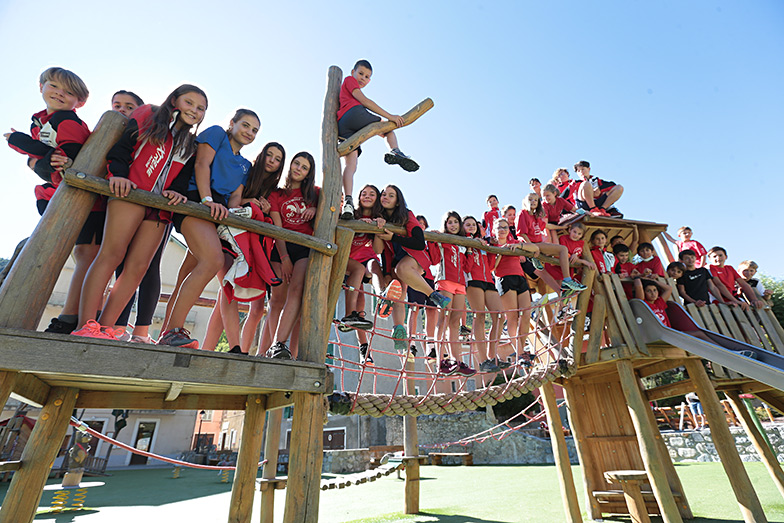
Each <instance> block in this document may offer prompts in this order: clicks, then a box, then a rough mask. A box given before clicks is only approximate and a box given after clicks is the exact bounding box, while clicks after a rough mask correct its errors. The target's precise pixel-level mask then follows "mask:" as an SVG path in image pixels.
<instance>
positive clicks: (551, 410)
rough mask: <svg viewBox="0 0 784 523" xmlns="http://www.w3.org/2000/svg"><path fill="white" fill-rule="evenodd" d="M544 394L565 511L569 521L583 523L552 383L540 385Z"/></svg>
mask: <svg viewBox="0 0 784 523" xmlns="http://www.w3.org/2000/svg"><path fill="white" fill-rule="evenodd" d="M539 391H540V392H541V394H542V399H543V403H544V409H545V413H546V415H547V425H548V426H549V427H550V443H551V444H552V447H553V457H554V458H555V466H556V468H557V469H558V486H559V487H560V488H561V499H562V500H563V504H564V513H565V514H566V519H565V521H567V522H568V523H577V522H580V523H582V520H583V516H582V512H581V511H580V503H579V502H578V501H577V491H576V490H575V488H574V477H572V464H571V461H570V460H569V449H567V447H566V438H565V437H564V434H563V431H562V430H561V427H562V426H563V423H562V421H561V414H560V413H559V412H558V404H557V403H556V401H555V389H554V386H553V384H552V383H545V384H544V385H542V386H541V387H539Z"/></svg>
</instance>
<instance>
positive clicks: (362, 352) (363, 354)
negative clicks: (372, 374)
mask: <svg viewBox="0 0 784 523" xmlns="http://www.w3.org/2000/svg"><path fill="white" fill-rule="evenodd" d="M359 363H361V364H362V365H370V366H373V356H371V355H370V347H369V346H368V344H367V343H363V344H362V345H360V346H359Z"/></svg>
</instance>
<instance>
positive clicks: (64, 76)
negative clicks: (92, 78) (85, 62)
mask: <svg viewBox="0 0 784 523" xmlns="http://www.w3.org/2000/svg"><path fill="white" fill-rule="evenodd" d="M52 80H54V81H55V82H60V83H62V84H64V87H65V88H66V89H68V90H69V91H71V92H72V93H73V94H74V95H75V96H76V98H78V99H79V101H80V102H82V103H84V102H86V101H87V97H88V96H90V91H88V90H87V85H86V84H85V83H84V82H83V81H82V79H81V78H79V77H78V76H77V75H76V74H75V73H73V72H71V71H69V70H68V69H63V68H62V67H50V68H49V69H47V70H46V71H44V72H43V73H41V76H40V77H39V78H38V83H40V84H41V85H44V84H45V83H46V82H50V81H52Z"/></svg>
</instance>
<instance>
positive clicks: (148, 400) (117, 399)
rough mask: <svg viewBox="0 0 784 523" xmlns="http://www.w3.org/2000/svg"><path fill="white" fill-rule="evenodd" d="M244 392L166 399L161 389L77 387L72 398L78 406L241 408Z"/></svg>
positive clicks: (196, 408) (191, 395) (243, 404)
mask: <svg viewBox="0 0 784 523" xmlns="http://www.w3.org/2000/svg"><path fill="white" fill-rule="evenodd" d="M247 399H248V397H247V395H244V394H242V395H240V394H234V395H231V394H212V393H210V394H180V395H179V396H178V397H177V398H176V399H174V400H167V399H166V393H163V392H126V391H103V390H81V391H80V392H79V399H77V400H76V408H78V409H109V408H115V409H142V410H243V409H244V408H245V402H246V401H247Z"/></svg>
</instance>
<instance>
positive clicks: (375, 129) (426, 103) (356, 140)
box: [338, 98, 433, 156]
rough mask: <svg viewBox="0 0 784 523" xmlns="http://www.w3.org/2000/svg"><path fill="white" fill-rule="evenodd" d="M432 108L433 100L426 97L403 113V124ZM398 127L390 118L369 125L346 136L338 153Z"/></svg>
mask: <svg viewBox="0 0 784 523" xmlns="http://www.w3.org/2000/svg"><path fill="white" fill-rule="evenodd" d="M432 108H433V100H431V99H430V98H425V99H424V100H422V101H421V102H419V103H418V104H416V105H415V106H414V107H412V108H411V109H410V110H408V111H407V112H406V113H405V114H403V126H406V125H411V124H412V123H414V122H415V121H417V120H418V119H419V117H420V116H422V115H423V114H425V113H426V112H428V111H429V110H430V109H432ZM397 128H398V127H397V125H396V124H395V122H390V121H389V120H383V121H381V122H376V123H372V124H370V125H367V126H365V127H363V128H362V129H360V130H359V131H357V132H356V133H354V134H352V135H351V136H346V137H344V138H346V141H345V142H343V143H341V144H340V146H339V147H338V153H339V154H340V156H345V155H347V154H348V153H350V152H351V151H353V150H354V149H356V148H357V147H359V146H360V145H362V144H363V143H364V142H366V141H367V140H369V139H370V138H372V137H374V136H376V135H379V134H384V133H388V132H389V131H393V130H395V129H397Z"/></svg>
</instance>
